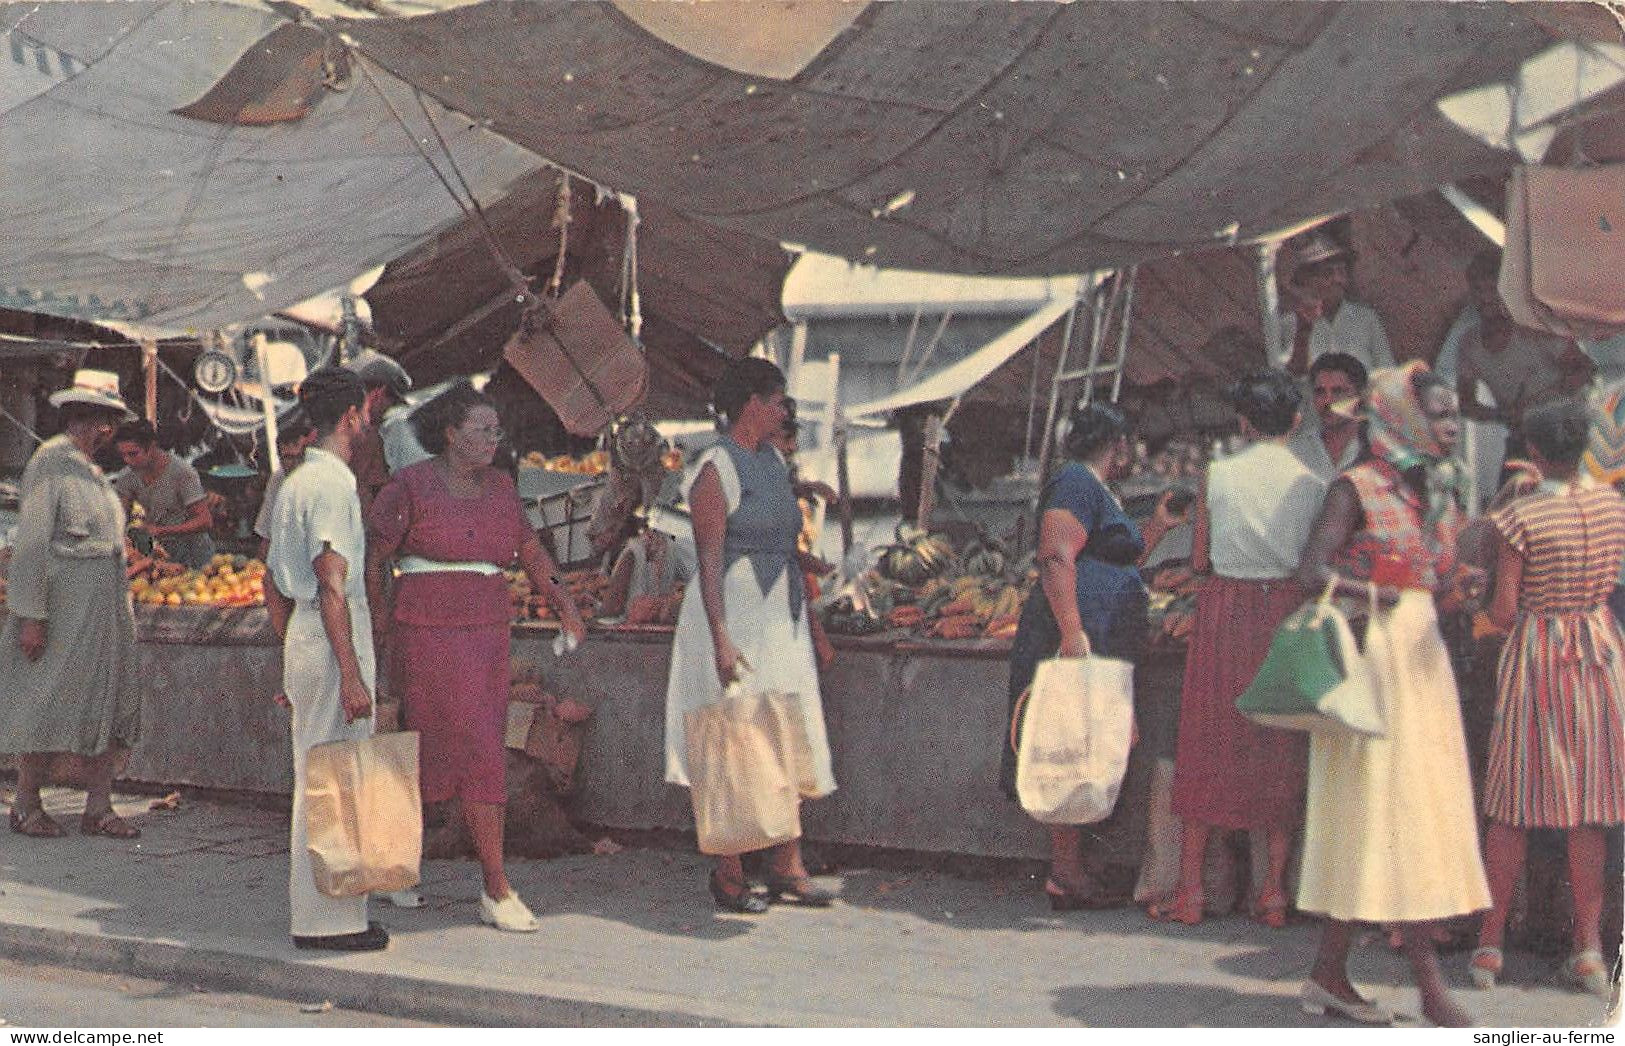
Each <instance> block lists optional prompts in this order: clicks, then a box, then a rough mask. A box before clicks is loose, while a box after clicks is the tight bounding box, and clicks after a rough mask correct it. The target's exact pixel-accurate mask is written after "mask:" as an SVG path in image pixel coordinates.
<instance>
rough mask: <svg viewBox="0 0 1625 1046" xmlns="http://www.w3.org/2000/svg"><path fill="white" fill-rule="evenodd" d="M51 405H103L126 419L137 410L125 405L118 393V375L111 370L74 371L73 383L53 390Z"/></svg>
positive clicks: (132, 415) (102, 406)
mask: <svg viewBox="0 0 1625 1046" xmlns="http://www.w3.org/2000/svg"><path fill="white" fill-rule="evenodd" d="M49 398H50V401H51V406H53V407H63V406H66V405H67V404H69V403H80V404H84V405H85V406H87V407H101V408H103V409H105V410H110V411H113V412H115V413H117V414H120V415H122V416H123V417H124V418H125V419H126V420H129V419H132V418H134V417H135V411H133V410H131V409H130V408H129V407H128V406H126V405H125V403H124V401H123V400H122V399H120V398H119V394H118V375H117V374H114V373H113V372H112V371H110V370H88V369H82V370H77V371H74V373H73V385H72V386H71V387H69V388H66V389H62V390H61V391H59V392H53V393H51V395H50V397H49Z"/></svg>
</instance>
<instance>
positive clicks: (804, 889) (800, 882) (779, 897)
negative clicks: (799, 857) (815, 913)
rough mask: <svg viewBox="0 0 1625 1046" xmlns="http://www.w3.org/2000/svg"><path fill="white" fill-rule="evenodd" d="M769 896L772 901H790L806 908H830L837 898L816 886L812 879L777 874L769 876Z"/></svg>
mask: <svg viewBox="0 0 1625 1046" xmlns="http://www.w3.org/2000/svg"><path fill="white" fill-rule="evenodd" d="M767 896H768V899H769V900H771V901H789V902H790V903H791V904H799V905H801V906H802V907H805V908H828V907H829V906H830V904H832V903H833V902H834V900H835V895H834V894H832V893H830V892H829V891H828V890H826V889H824V888H822V887H820V886H814V885H813V881H812V880H811V879H807V878H802V879H791V878H788V877H780V876H777V875H770V876H768V879H767Z"/></svg>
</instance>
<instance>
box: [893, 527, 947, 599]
mask: <svg viewBox="0 0 1625 1046" xmlns="http://www.w3.org/2000/svg"><path fill="white" fill-rule="evenodd" d="M954 563H955V560H954V549H953V546H952V545H950V544H949V543H948V539H947V538H946V537H944V536H942V535H941V534H928V533H926V532H925V531H924V530H921V529H919V528H918V527H911V526H909V525H908V524H906V523H904V524H901V525H899V526H898V528H897V541H896V542H895V543H894V544H891V545H885V546H882V547H881V549H880V559H879V562H878V564H877V565H878V567H879V569H880V573H881V574H882V575H884V576H885V577H888V578H890V579H891V580H893V581H901V582H902V583H904V584H905V585H918V584H920V583H921V582H924V581H927V580H929V579H931V578H934V577H937V576H938V575H941V574H944V573H946V572H947V571H949V570H951V569H952V568H953V566H954Z"/></svg>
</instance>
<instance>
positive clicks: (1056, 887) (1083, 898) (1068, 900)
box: [1044, 879, 1118, 912]
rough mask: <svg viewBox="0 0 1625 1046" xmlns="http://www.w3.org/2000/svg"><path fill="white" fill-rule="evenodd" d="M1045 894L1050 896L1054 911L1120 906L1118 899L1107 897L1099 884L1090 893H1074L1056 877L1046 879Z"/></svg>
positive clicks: (1097, 909) (1078, 910)
mask: <svg viewBox="0 0 1625 1046" xmlns="http://www.w3.org/2000/svg"><path fill="white" fill-rule="evenodd" d="M1044 896H1045V897H1048V898H1049V907H1050V911H1052V912H1080V911H1101V910H1103V909H1106V908H1116V907H1118V902H1117V900H1116V899H1115V898H1112V897H1107V896H1106V893H1105V891H1104V890H1101V889H1100V888H1099V887H1098V886H1097V887H1096V888H1095V889H1094V890H1092V891H1091V892H1089V893H1074V892H1073V891H1071V890H1067V889H1064V888H1063V887H1062V886H1061V885H1060V884H1059V883H1057V882H1056V881H1055V880H1054V879H1046V880H1044Z"/></svg>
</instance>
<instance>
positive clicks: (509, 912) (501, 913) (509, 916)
mask: <svg viewBox="0 0 1625 1046" xmlns="http://www.w3.org/2000/svg"><path fill="white" fill-rule="evenodd" d="M480 922H482V923H485V924H486V925H487V926H495V927H496V928H497V929H499V930H506V931H508V932H509V933H535V932H536V931H537V930H538V929H540V928H541V925H542V924H541V923H539V922H537V921H536V916H534V915H532V914H531V911H530V909H529V908H527V907H525V902H524V901H521V900H520V899H519V895H518V894H517V893H515V892H514V891H513V890H509V891H508V896H506V897H504V898H503V899H502V900H500V901H493V900H491V898H490V897H489V896H488V895H487V894H485V893H484V892H483V891H482V892H481V893H480Z"/></svg>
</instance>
